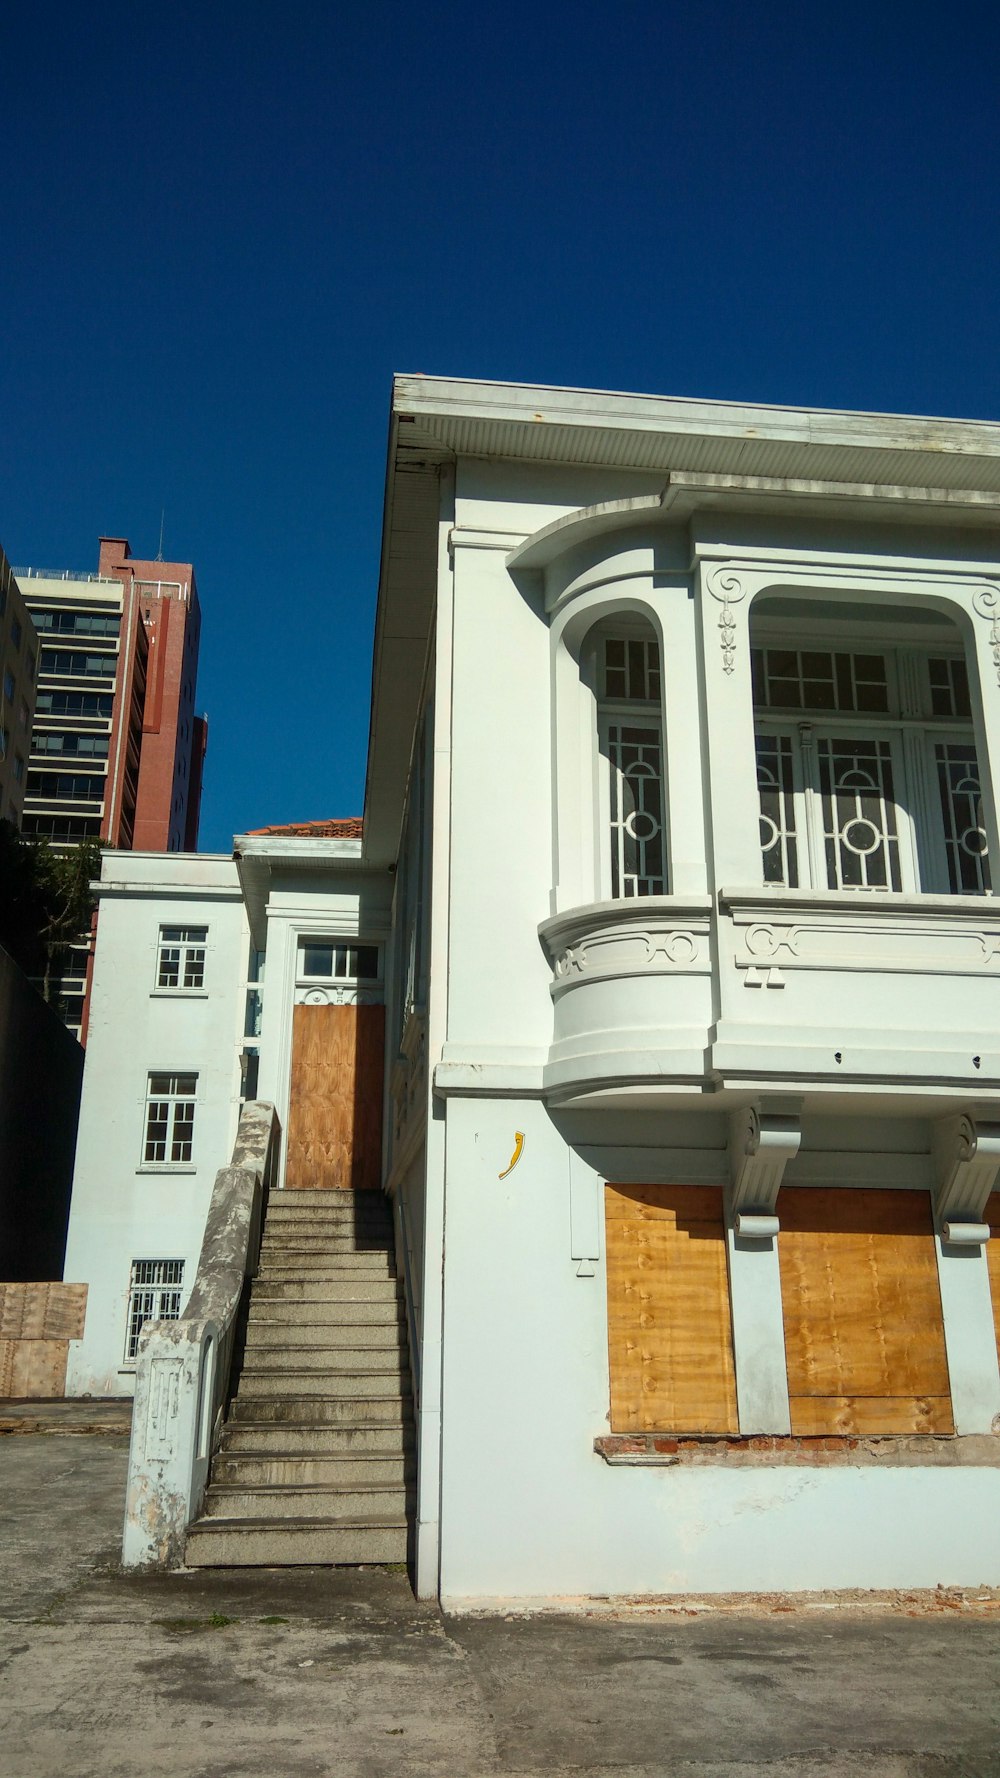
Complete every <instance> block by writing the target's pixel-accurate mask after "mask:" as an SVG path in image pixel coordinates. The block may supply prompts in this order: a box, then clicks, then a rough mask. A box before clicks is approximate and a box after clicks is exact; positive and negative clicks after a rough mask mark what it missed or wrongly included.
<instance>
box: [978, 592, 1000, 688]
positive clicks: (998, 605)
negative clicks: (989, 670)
mask: <svg viewBox="0 0 1000 1778" xmlns="http://www.w3.org/2000/svg"><path fill="white" fill-rule="evenodd" d="M972 606H973V610H974V611H975V612H976V613H977V615H978V616H979V617H984V618H985V619H986V621H987V623H988V624H989V626H990V648H991V650H992V653H993V666H994V668H995V669H996V676H997V684H998V685H1000V587H995V586H985V587H981V588H980V590H979V592H977V593H974V594H973V596H972Z"/></svg>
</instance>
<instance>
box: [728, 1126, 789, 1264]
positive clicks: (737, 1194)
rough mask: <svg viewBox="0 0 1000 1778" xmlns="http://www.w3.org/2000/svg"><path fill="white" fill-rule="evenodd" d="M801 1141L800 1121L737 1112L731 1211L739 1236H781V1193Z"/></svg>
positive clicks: (731, 1161) (731, 1135)
mask: <svg viewBox="0 0 1000 1778" xmlns="http://www.w3.org/2000/svg"><path fill="white" fill-rule="evenodd" d="M801 1141H802V1131H801V1129H800V1127H799V1120H798V1118H797V1117H792V1116H786V1115H784V1114H778V1113H775V1112H759V1111H757V1110H756V1108H755V1107H754V1106H753V1105H743V1106H741V1107H740V1109H739V1110H738V1111H734V1112H733V1114H732V1116H731V1118H730V1120H729V1190H728V1193H727V1204H726V1211H727V1219H728V1221H730V1222H731V1223H732V1224H733V1225H734V1226H735V1228H736V1233H737V1234H738V1235H745V1236H746V1237H747V1238H749V1239H751V1240H757V1241H760V1240H770V1239H773V1237H774V1236H775V1235H776V1234H777V1232H778V1219H777V1216H776V1214H775V1205H776V1203H777V1199H778V1192H779V1191H780V1189H781V1181H782V1179H783V1178H784V1174H785V1168H786V1167H787V1165H788V1163H789V1161H791V1160H794V1159H795V1156H796V1155H797V1154H798V1152H799V1144H800V1142H801ZM741 1222H742V1223H744V1225H745V1226H744V1227H742V1228H741V1227H740V1224H741Z"/></svg>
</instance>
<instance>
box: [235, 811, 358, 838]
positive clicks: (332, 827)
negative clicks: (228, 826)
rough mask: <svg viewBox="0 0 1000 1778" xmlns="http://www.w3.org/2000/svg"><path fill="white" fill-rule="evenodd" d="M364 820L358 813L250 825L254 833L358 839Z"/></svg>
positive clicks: (250, 830) (249, 831)
mask: <svg viewBox="0 0 1000 1778" xmlns="http://www.w3.org/2000/svg"><path fill="white" fill-rule="evenodd" d="M363 827H364V822H363V820H362V818H361V816H360V815H344V816H341V817H339V818H336V817H335V818H333V819H331V820H328V821H288V822H286V823H285V824H284V825H283V826H281V827H251V828H248V829H247V831H248V833H252V834H256V835H264V836H267V835H271V834H273V835H275V836H278V835H282V834H283V835H285V836H286V837H288V838H289V839H303V840H360V838H361V834H362V829H363Z"/></svg>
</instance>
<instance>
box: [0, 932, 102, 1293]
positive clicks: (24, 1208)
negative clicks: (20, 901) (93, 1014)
mask: <svg viewBox="0 0 1000 1778" xmlns="http://www.w3.org/2000/svg"><path fill="white" fill-rule="evenodd" d="M82 1079H83V1050H82V1049H81V1047H80V1045H79V1044H78V1043H77V1041H76V1038H75V1037H72V1036H71V1035H70V1033H69V1032H68V1031H67V1029H66V1027H65V1025H64V1024H63V1022H62V1020H61V1019H60V1017H59V1015H58V1013H56V1012H54V1011H53V1009H52V1007H51V1006H47V1005H46V1003H45V1001H44V1000H43V999H42V997H41V995H40V994H38V993H36V991H35V989H34V988H33V987H32V986H31V984H30V983H29V981H28V979H27V977H26V976H24V975H22V973H21V971H20V970H19V969H18V967H17V964H16V963H15V962H14V961H13V959H12V958H10V957H8V955H7V952H6V951H4V950H0V1282H3V1283H15V1284H19V1283H27V1282H32V1281H43V1280H46V1279H55V1278H61V1277H62V1273H63V1259H64V1257H65V1254H66V1226H67V1223H68V1221H69V1198H70V1188H71V1186H72V1183H73V1157H74V1154H75V1151H76V1125H77V1119H78V1117H79V1115H80V1088H81V1083H82Z"/></svg>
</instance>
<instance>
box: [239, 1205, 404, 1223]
mask: <svg viewBox="0 0 1000 1778" xmlns="http://www.w3.org/2000/svg"><path fill="white" fill-rule="evenodd" d="M264 1221H265V1223H266V1225H267V1227H268V1228H286V1227H289V1226H295V1225H300V1226H302V1227H309V1226H311V1225H312V1224H313V1223H323V1224H324V1225H329V1226H330V1227H331V1228H332V1227H338V1228H339V1227H343V1226H344V1225H345V1224H347V1225H349V1226H350V1227H352V1228H368V1227H369V1226H371V1227H372V1228H376V1227H377V1228H385V1229H388V1228H391V1227H392V1212H391V1211H390V1210H389V1209H388V1208H385V1209H383V1208H382V1207H381V1206H380V1205H370V1204H287V1205H286V1204H275V1203H274V1201H273V1200H272V1202H271V1203H270V1204H269V1206H268V1211H267V1216H266V1217H265V1218H264Z"/></svg>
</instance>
